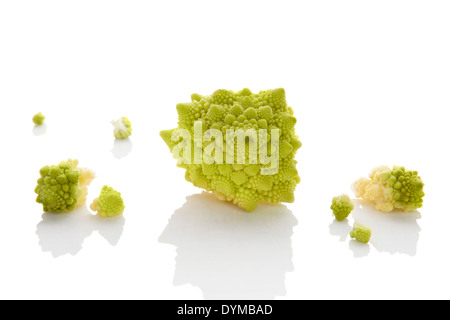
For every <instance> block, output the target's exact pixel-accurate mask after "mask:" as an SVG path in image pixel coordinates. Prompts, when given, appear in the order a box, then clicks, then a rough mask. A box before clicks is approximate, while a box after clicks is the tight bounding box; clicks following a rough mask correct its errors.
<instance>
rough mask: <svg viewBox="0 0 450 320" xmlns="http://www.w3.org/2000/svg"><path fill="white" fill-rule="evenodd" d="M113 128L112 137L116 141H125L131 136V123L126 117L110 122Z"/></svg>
mask: <svg viewBox="0 0 450 320" xmlns="http://www.w3.org/2000/svg"><path fill="white" fill-rule="evenodd" d="M111 123H112V125H113V126H114V131H113V133H114V137H115V138H116V139H126V138H128V137H129V136H131V132H132V131H133V130H132V128H131V122H130V120H129V119H128V118H127V117H121V118H120V119H118V120H114V121H111Z"/></svg>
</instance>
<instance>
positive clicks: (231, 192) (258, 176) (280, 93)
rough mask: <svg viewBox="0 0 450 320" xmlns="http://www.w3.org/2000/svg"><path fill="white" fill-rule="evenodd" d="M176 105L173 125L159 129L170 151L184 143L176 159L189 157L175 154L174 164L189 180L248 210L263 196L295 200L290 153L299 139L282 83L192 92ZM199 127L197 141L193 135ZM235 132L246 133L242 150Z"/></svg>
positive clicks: (295, 179) (272, 199) (295, 175)
mask: <svg viewBox="0 0 450 320" xmlns="http://www.w3.org/2000/svg"><path fill="white" fill-rule="evenodd" d="M177 111H178V128H176V129H172V130H165V131H161V134H160V135H161V137H162V138H163V139H164V141H165V143H166V144H167V145H168V147H169V149H170V151H171V152H172V153H173V154H174V156H175V157H176V155H175V153H176V152H179V150H180V145H181V146H182V147H183V146H184V147H185V148H182V151H181V152H179V154H181V153H182V155H180V157H179V158H178V159H180V158H183V159H184V160H189V161H180V160H179V162H178V166H179V167H181V168H183V169H185V170H186V174H185V178H186V180H187V181H188V182H191V183H192V184H193V185H194V186H196V187H199V188H202V189H205V190H207V191H211V192H213V193H214V194H215V195H216V196H217V197H218V198H219V199H222V200H225V201H229V202H233V203H234V204H236V205H238V206H239V207H241V208H244V209H245V210H247V211H253V210H254V209H255V208H256V207H257V206H258V204H259V203H261V202H263V201H264V202H269V203H273V204H276V203H280V202H293V201H294V190H295V188H296V186H297V184H298V183H299V182H300V177H299V175H298V172H297V169H296V164H297V162H296V160H295V154H296V152H297V150H298V149H299V148H300V147H301V145H302V144H301V142H300V141H299V138H298V136H297V135H296V134H295V128H294V127H295V124H296V122H297V119H296V118H295V117H294V112H293V109H292V108H291V107H289V106H288V104H287V102H286V96H285V91H284V89H274V90H267V91H261V92H259V93H252V92H251V91H250V90H249V89H243V90H241V91H238V92H233V91H230V90H216V91H215V92H214V93H213V94H211V95H209V96H201V95H199V94H193V95H192V96H191V102H188V103H180V104H178V105H177ZM180 130H183V132H187V133H188V134H187V135H186V134H182V133H180ZM198 132H200V137H201V138H203V139H202V140H201V141H200V142H199V141H198V139H195V136H196V135H198ZM238 132H240V133H245V134H248V136H247V137H246V138H245V140H243V141H244V145H245V148H241V150H239V142H238V140H239V138H236V136H237V135H238V134H237V133H238ZM264 133H266V134H267V136H266V137H264ZM258 135H260V137H259V138H258ZM197 137H198V136H197ZM181 138H182V141H181ZM255 141H256V142H257V143H256V144H255ZM252 145H254V146H256V145H257V147H255V149H253V150H258V154H257V156H256V157H255V156H254V155H253V156H250V150H251V148H252ZM241 146H242V145H241ZM264 151H266V153H264ZM198 154H200V158H196V157H197V155H198ZM254 154H255V153H254ZM196 160H197V161H196Z"/></svg>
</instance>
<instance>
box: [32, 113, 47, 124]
mask: <svg viewBox="0 0 450 320" xmlns="http://www.w3.org/2000/svg"><path fill="white" fill-rule="evenodd" d="M44 120H45V116H44V115H43V114H42V113H40V112H39V113H36V114H35V115H34V116H33V122H34V124H35V125H37V126H41V125H42V124H44Z"/></svg>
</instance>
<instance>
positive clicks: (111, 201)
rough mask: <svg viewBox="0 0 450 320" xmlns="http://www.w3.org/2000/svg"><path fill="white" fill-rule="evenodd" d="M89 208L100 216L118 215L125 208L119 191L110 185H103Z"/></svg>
mask: <svg viewBox="0 0 450 320" xmlns="http://www.w3.org/2000/svg"><path fill="white" fill-rule="evenodd" d="M91 209H92V210H93V211H96V212H97V215H99V216H100V217H102V218H107V217H113V216H119V215H121V214H122V213H123V211H124V210H125V205H124V204H123V199H122V196H121V194H120V192H117V191H116V190H114V189H113V188H111V187H108V186H104V187H103V188H102V191H101V192H100V196H99V197H98V198H96V199H95V200H94V202H93V203H92V204H91Z"/></svg>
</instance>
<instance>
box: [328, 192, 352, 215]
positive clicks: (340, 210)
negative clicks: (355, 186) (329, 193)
mask: <svg viewBox="0 0 450 320" xmlns="http://www.w3.org/2000/svg"><path fill="white" fill-rule="evenodd" d="M353 208H354V204H353V202H352V200H351V199H350V197H349V196H348V195H346V194H343V195H341V196H338V197H334V198H333V201H332V204H331V210H333V214H334V216H335V218H336V220H337V221H343V220H345V219H346V218H347V217H348V216H349V215H350V213H351V212H352V211H353Z"/></svg>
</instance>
